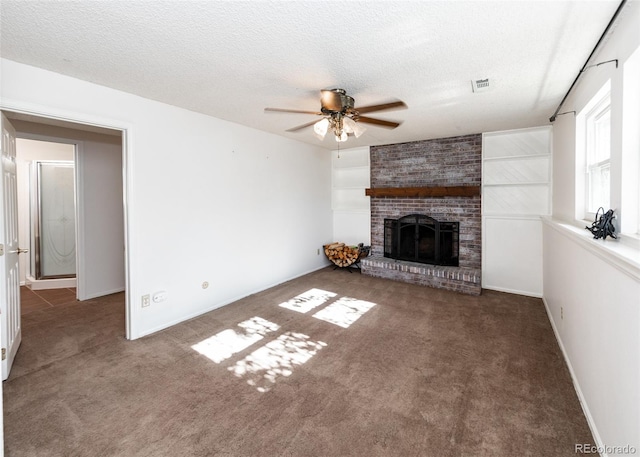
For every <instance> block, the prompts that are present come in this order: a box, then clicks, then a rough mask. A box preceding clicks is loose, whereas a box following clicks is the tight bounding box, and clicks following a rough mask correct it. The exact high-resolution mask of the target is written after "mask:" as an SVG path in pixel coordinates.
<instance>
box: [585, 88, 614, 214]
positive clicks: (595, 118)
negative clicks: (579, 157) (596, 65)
mask: <svg viewBox="0 0 640 457" xmlns="http://www.w3.org/2000/svg"><path fill="white" fill-rule="evenodd" d="M585 131H586V141H585V146H586V177H585V183H586V202H587V213H596V212H597V211H598V208H600V207H602V208H604V210H605V211H606V210H608V209H609V208H610V206H611V196H610V194H611V173H610V171H611V96H610V93H609V92H607V93H606V94H605V96H604V97H603V98H602V99H601V100H599V101H598V103H597V104H596V106H594V107H593V108H592V109H591V110H590V111H589V112H588V113H587V115H586V116H585Z"/></svg>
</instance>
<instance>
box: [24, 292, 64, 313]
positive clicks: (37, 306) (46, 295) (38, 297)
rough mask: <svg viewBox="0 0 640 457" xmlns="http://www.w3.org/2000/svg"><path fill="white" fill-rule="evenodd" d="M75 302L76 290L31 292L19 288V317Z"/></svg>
mask: <svg viewBox="0 0 640 457" xmlns="http://www.w3.org/2000/svg"><path fill="white" fill-rule="evenodd" d="M75 301H76V289H75V287H74V288H65V289H47V290H31V289H29V288H28V287H27V286H20V315H22V316H24V315H25V314H29V313H31V312H33V311H42V310H45V309H49V308H51V307H54V306H60V305H66V304H68V303H73V302H75Z"/></svg>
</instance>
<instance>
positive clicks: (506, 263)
mask: <svg viewBox="0 0 640 457" xmlns="http://www.w3.org/2000/svg"><path fill="white" fill-rule="evenodd" d="M551 133H552V131H551V127H538V128H530V129H521V130H510V131H504V132H493V133H485V134H483V141H482V287H484V288H486V289H494V290H502V291H505V292H513V293H518V294H523V295H531V296H536V297H541V296H542V221H541V216H547V215H550V214H551V164H552V161H551Z"/></svg>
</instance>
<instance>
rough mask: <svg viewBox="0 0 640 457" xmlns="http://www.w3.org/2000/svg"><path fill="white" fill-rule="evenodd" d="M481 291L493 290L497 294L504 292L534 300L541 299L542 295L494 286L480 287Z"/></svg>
mask: <svg viewBox="0 0 640 457" xmlns="http://www.w3.org/2000/svg"><path fill="white" fill-rule="evenodd" d="M482 288H483V289H487V290H495V291H497V292H506V293H508V294H516V295H524V296H525V297H534V298H542V297H543V295H542V294H536V293H533V292H528V291H525V290H516V289H509V288H506V287H494V286H489V285H484V284H483V285H482Z"/></svg>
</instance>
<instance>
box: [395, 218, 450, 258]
mask: <svg viewBox="0 0 640 457" xmlns="http://www.w3.org/2000/svg"><path fill="white" fill-rule="evenodd" d="M459 232H460V223H459V222H438V221H437V220H435V219H434V218H432V217H429V216H425V215H422V214H410V215H408V216H404V217H401V218H400V219H385V220H384V256H385V257H389V258H392V259H398V260H408V261H410V262H419V263H428V264H432V265H449V266H455V267H457V266H458V249H459V238H460V236H459Z"/></svg>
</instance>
